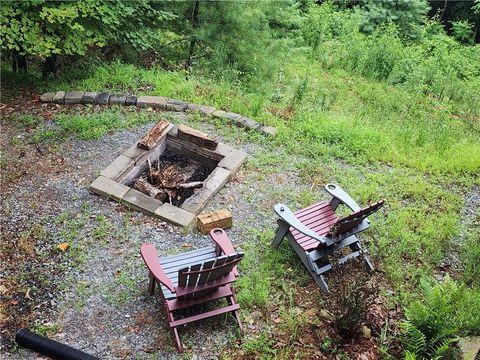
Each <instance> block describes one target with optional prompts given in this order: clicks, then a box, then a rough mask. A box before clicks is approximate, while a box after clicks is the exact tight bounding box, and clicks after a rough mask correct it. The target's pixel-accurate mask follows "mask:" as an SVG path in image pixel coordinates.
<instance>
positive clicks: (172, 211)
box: [154, 203, 195, 229]
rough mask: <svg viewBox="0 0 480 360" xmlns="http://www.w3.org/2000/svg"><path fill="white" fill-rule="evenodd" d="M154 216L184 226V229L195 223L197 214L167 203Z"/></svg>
mask: <svg viewBox="0 0 480 360" xmlns="http://www.w3.org/2000/svg"><path fill="white" fill-rule="evenodd" d="M154 215H155V216H157V217H159V218H160V219H162V220H165V221H168V222H170V223H172V224H175V225H178V226H182V227H183V228H184V229H186V228H188V227H189V226H190V225H191V224H192V223H193V222H194V221H195V214H192V213H191V212H189V211H186V210H184V209H181V208H179V207H176V206H173V205H170V204H167V203H165V204H163V205H162V206H160V207H158V208H157V209H156V210H155V212H154Z"/></svg>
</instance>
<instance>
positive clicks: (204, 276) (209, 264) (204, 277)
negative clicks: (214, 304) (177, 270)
mask: <svg viewBox="0 0 480 360" xmlns="http://www.w3.org/2000/svg"><path fill="white" fill-rule="evenodd" d="M213 264H215V260H209V261H205V262H204V263H203V268H202V270H208V269H211V268H212V266H213ZM209 276H210V272H209V271H208V272H204V273H202V274H200V278H199V279H198V285H203V284H205V283H206V282H207V281H208V277H209Z"/></svg>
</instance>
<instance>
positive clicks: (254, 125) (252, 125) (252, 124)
mask: <svg viewBox="0 0 480 360" xmlns="http://www.w3.org/2000/svg"><path fill="white" fill-rule="evenodd" d="M238 121H239V122H240V123H241V125H243V126H244V127H247V128H249V129H252V130H256V129H259V128H260V126H261V125H260V124H259V123H258V122H256V121H255V120H252V119H250V118H248V117H242V118H241V119H240V120H238Z"/></svg>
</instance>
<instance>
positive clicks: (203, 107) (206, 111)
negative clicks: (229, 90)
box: [187, 103, 217, 115]
mask: <svg viewBox="0 0 480 360" xmlns="http://www.w3.org/2000/svg"><path fill="white" fill-rule="evenodd" d="M187 110H188V111H199V112H201V113H203V114H207V115H210V114H211V113H213V112H214V111H215V110H217V109H215V108H214V107H211V106H206V105H199V104H190V103H188V104H187Z"/></svg>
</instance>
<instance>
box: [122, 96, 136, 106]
mask: <svg viewBox="0 0 480 360" xmlns="http://www.w3.org/2000/svg"><path fill="white" fill-rule="evenodd" d="M132 105H133V106H135V105H137V97H136V96H134V95H127V96H126V97H125V106H132Z"/></svg>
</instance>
